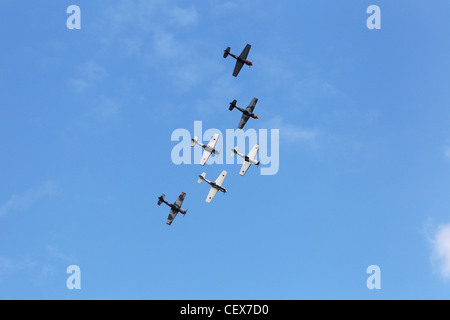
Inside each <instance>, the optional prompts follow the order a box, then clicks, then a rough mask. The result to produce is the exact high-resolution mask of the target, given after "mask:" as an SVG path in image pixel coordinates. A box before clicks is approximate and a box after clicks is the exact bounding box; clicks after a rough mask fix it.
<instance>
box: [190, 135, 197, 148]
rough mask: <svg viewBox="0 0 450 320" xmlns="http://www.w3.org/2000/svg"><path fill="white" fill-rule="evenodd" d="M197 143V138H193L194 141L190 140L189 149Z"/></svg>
mask: <svg viewBox="0 0 450 320" xmlns="http://www.w3.org/2000/svg"><path fill="white" fill-rule="evenodd" d="M197 141H198V137H197V136H195V137H194V139H192V140H191V147H194V146H195V144H196V143H197Z"/></svg>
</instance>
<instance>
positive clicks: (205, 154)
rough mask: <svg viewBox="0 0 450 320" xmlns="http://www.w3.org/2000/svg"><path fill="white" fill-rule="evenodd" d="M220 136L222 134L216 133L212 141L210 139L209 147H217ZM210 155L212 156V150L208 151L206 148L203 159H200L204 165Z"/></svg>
mask: <svg viewBox="0 0 450 320" xmlns="http://www.w3.org/2000/svg"><path fill="white" fill-rule="evenodd" d="M219 136H220V134H218V133H215V134H214V136H213V137H212V139H211V141H209V143H208V147H210V148H211V149H214V148H215V147H216V144H217V140H219ZM210 156H211V151H208V150H206V149H205V151H203V156H202V159H201V160H200V165H202V166H204V165H205V163H206V161H208V159H209V157H210Z"/></svg>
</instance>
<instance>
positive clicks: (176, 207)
mask: <svg viewBox="0 0 450 320" xmlns="http://www.w3.org/2000/svg"><path fill="white" fill-rule="evenodd" d="M165 197H166V195H165V194H163V195H162V196H160V197H158V206H160V205H161V203H165V204H167V205H168V206H169V207H170V213H169V217H168V218H167V222H166V224H168V225H169V226H170V225H171V224H172V222H173V220H174V219H175V217H176V216H177V214H178V212H180V213H181V214H182V215H183V216H184V215H185V214H186V213H187V210H183V209H181V205H182V204H183V201H184V198H185V197H186V193H184V192H182V193H181V194H180V195H179V196H178V199H177V200H176V201H175V203H174V204H172V203H169V202H167V201H166V200H164V198H165Z"/></svg>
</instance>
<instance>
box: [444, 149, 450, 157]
mask: <svg viewBox="0 0 450 320" xmlns="http://www.w3.org/2000/svg"><path fill="white" fill-rule="evenodd" d="M444 156H445V157H446V158H447V159H450V147H448V146H445V147H444Z"/></svg>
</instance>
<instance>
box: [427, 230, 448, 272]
mask: <svg viewBox="0 0 450 320" xmlns="http://www.w3.org/2000/svg"><path fill="white" fill-rule="evenodd" d="M430 241H431V244H432V246H433V263H434V265H435V267H436V269H437V271H438V272H439V274H440V275H441V276H442V277H443V278H445V279H450V223H448V224H442V225H440V226H439V227H438V229H437V231H436V233H435V234H434V236H433V237H432V238H431V239H430Z"/></svg>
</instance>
